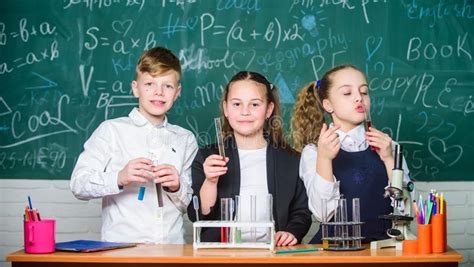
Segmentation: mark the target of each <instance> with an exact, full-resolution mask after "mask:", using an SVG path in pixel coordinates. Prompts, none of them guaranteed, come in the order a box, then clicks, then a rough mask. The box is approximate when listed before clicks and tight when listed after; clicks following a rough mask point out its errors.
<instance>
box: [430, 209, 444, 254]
mask: <svg viewBox="0 0 474 267" xmlns="http://www.w3.org/2000/svg"><path fill="white" fill-rule="evenodd" d="M431 225H432V233H431V238H432V241H433V245H432V249H433V253H443V252H446V241H447V233H446V214H435V215H433V216H432V217H431Z"/></svg>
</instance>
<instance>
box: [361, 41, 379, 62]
mask: <svg viewBox="0 0 474 267" xmlns="http://www.w3.org/2000/svg"><path fill="white" fill-rule="evenodd" d="M382 41H383V38H382V37H375V36H369V37H367V40H365V49H366V50H367V61H369V60H370V59H371V58H372V56H373V55H374V54H375V52H377V50H379V47H380V45H382Z"/></svg>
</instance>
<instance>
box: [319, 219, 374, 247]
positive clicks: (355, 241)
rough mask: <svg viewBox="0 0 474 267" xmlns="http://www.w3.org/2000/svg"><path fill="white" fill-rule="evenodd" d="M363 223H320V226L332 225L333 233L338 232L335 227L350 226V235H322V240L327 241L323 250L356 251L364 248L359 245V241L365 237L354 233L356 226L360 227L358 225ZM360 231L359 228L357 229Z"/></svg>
mask: <svg viewBox="0 0 474 267" xmlns="http://www.w3.org/2000/svg"><path fill="white" fill-rule="evenodd" d="M362 224H364V222H353V221H347V222H326V223H321V227H334V233H336V232H338V231H337V230H336V228H338V227H339V228H342V227H350V226H352V235H347V236H345V237H343V236H332V237H322V238H321V239H322V240H328V241H329V243H330V244H329V247H328V248H324V250H333V251H356V250H363V249H365V248H364V247H363V246H362V245H360V243H361V242H360V241H362V239H364V238H365V237H363V236H360V235H358V234H356V232H357V231H355V228H356V227H359V228H360V225H362ZM359 233H360V230H359Z"/></svg>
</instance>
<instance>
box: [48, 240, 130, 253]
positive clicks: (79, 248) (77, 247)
mask: <svg viewBox="0 0 474 267" xmlns="http://www.w3.org/2000/svg"><path fill="white" fill-rule="evenodd" d="M136 245H137V244H135V243H118V242H102V241H94V240H74V241H68V242H60V243H56V250H57V251H74V252H95V251H102V250H109V249H116V248H129V247H134V246H136Z"/></svg>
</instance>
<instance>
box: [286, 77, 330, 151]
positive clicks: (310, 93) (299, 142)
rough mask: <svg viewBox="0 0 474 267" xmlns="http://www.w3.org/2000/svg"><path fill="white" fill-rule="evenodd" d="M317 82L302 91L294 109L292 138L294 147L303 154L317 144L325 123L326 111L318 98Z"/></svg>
mask: <svg viewBox="0 0 474 267" xmlns="http://www.w3.org/2000/svg"><path fill="white" fill-rule="evenodd" d="M317 90H318V86H317V85H316V82H311V83H310V84H308V85H306V86H305V87H303V89H301V91H300V92H299V94H298V97H297V99H296V102H295V105H294V107H293V117H292V118H291V137H292V141H293V147H294V148H295V150H296V151H298V152H301V150H303V148H304V146H305V145H307V144H316V143H317V142H318V138H319V132H320V131H321V127H322V125H323V123H324V109H323V107H322V101H321V100H320V99H319V96H318V92H317Z"/></svg>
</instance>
